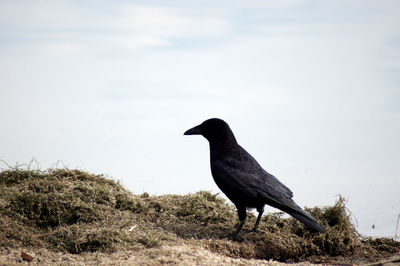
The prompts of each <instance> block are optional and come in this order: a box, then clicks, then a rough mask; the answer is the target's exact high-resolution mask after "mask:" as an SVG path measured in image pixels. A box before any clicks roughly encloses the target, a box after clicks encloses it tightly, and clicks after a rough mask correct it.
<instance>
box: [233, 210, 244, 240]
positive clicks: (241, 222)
mask: <svg viewBox="0 0 400 266" xmlns="http://www.w3.org/2000/svg"><path fill="white" fill-rule="evenodd" d="M236 208H237V211H238V216H239V220H240V224H239V226H238V228H237V230H236V232H235V233H234V234H233V239H236V237H237V236H238V235H239V233H240V230H242V227H243V225H244V222H245V221H246V207H244V206H237V205H236Z"/></svg>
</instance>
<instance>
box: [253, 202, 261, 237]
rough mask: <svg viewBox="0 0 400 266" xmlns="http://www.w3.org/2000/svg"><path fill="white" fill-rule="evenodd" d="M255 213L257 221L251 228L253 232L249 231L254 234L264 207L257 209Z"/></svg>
mask: <svg viewBox="0 0 400 266" xmlns="http://www.w3.org/2000/svg"><path fill="white" fill-rule="evenodd" d="M257 211H258V216H257V221H256V223H255V225H254V227H253V230H251V231H252V232H256V231H257V227H258V225H259V223H260V221H261V216H262V215H263V213H264V206H262V207H259V208H257Z"/></svg>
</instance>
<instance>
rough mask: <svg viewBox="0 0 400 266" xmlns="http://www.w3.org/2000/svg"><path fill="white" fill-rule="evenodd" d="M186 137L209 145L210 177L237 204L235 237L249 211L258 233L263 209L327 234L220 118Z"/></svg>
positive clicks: (204, 123) (194, 129) (187, 133)
mask: <svg viewBox="0 0 400 266" xmlns="http://www.w3.org/2000/svg"><path fill="white" fill-rule="evenodd" d="M184 135H202V136H203V137H205V138H206V139H207V140H208V142H209V144H210V159H211V173H212V176H213V177H214V181H215V183H216V184H217V186H218V187H219V188H220V189H221V190H222V192H224V193H225V195H226V196H227V197H228V198H229V199H230V200H231V201H232V202H233V204H235V206H236V208H237V211H238V216H239V220H240V224H239V226H238V228H237V230H236V232H235V233H234V235H233V238H236V236H237V235H238V234H239V232H240V230H241V229H242V227H243V225H244V222H245V220H246V208H256V209H257V211H258V217H257V221H256V223H255V225H254V228H253V231H256V230H257V226H258V224H259V223H260V219H261V216H262V214H263V212H264V205H265V204H268V205H270V206H272V207H275V208H278V209H280V210H282V211H284V212H286V213H288V214H290V215H292V216H293V217H294V218H296V219H297V220H299V221H300V222H302V223H304V224H305V225H307V226H308V227H309V228H310V229H311V230H313V231H317V232H324V228H323V227H322V226H321V225H320V224H319V223H318V222H317V221H316V219H315V218H314V217H313V216H311V215H310V214H308V213H307V212H305V211H304V210H303V209H302V208H301V207H300V206H299V205H297V204H296V203H295V202H294V201H293V200H292V197H293V193H292V191H291V190H290V189H289V188H287V187H286V186H285V185H284V184H282V183H281V182H280V181H279V180H278V179H277V178H276V177H275V176H273V175H271V174H270V173H268V172H267V171H265V170H264V169H263V168H262V167H261V166H260V165H259V164H258V163H257V161H256V160H255V159H254V158H253V157H252V156H251V155H250V154H249V153H248V152H247V151H246V150H245V149H243V148H242V147H241V146H240V145H239V144H238V143H237V141H236V139H235V136H234V135H233V133H232V131H231V129H230V128H229V125H228V124H227V123H226V122H225V121H223V120H221V119H218V118H212V119H209V120H206V121H204V122H203V123H202V124H200V125H198V126H196V127H194V128H191V129H189V130H188V131H186V132H185V133H184Z"/></svg>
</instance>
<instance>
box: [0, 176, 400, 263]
mask: <svg viewBox="0 0 400 266" xmlns="http://www.w3.org/2000/svg"><path fill="white" fill-rule="evenodd" d="M307 211H309V212H310V213H311V214H312V215H313V216H314V217H316V219H317V220H318V221H319V222H320V223H321V224H322V225H323V226H324V227H325V229H326V231H325V232H324V233H322V234H313V233H310V232H309V231H308V230H307V229H306V228H304V226H303V225H302V224H301V223H300V222H298V221H297V220H295V219H293V218H284V217H283V215H282V213H273V214H267V215H265V216H263V218H262V222H261V223H260V226H259V232H250V229H251V226H253V224H254V222H255V220H256V217H255V216H254V215H253V214H251V213H249V219H248V221H247V222H246V225H245V227H244V228H243V232H242V233H241V234H240V236H241V238H242V239H241V240H240V241H232V239H231V235H232V233H233V232H234V230H235V228H234V227H235V226H236V225H237V222H238V218H237V214H236V210H235V208H234V207H233V206H232V205H229V204H227V203H226V201H225V200H224V199H222V198H221V197H219V196H218V195H217V194H212V193H210V192H205V191H200V192H197V193H195V194H188V195H183V196H179V195H163V196H150V195H149V194H148V193H146V192H145V193H142V194H141V195H133V194H132V193H130V192H129V191H127V190H126V189H125V188H124V187H123V186H121V185H120V184H119V183H118V182H115V181H113V180H110V179H108V178H105V177H104V176H102V175H94V174H90V173H87V172H84V171H79V170H70V169H49V170H46V171H30V170H21V169H9V170H5V171H2V172H0V250H2V249H8V248H21V247H45V248H47V249H51V250H59V251H64V252H69V253H82V252H95V251H99V252H113V251H116V250H123V249H129V250H132V249H133V250H141V249H148V248H153V249H157V248H160V247H162V246H163V245H165V244H167V245H172V244H173V243H180V245H182V244H188V245H195V246H202V247H203V248H206V249H208V250H210V251H212V252H216V253H219V254H223V255H227V256H230V257H235V258H246V259H275V260H280V261H286V262H295V261H305V260H308V261H312V262H331V261H335V260H338V258H345V260H346V261H351V260H352V259H355V258H360V257H362V258H363V259H364V260H366V261H368V260H376V259H378V258H380V257H382V256H388V255H389V254H394V253H396V252H399V251H400V243H399V242H394V241H392V240H390V239H363V238H361V237H360V235H359V234H358V233H357V231H356V229H355V227H354V225H353V223H352V222H351V219H350V216H349V214H348V212H347V210H346V206H345V200H344V199H343V198H342V197H340V198H339V199H338V201H337V202H336V203H335V204H334V205H333V206H327V207H324V208H312V209H307Z"/></svg>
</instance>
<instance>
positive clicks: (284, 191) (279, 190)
mask: <svg viewBox="0 0 400 266" xmlns="http://www.w3.org/2000/svg"><path fill="white" fill-rule="evenodd" d="M211 163H212V165H211V169H212V174H213V176H214V179H216V180H215V181H216V183H217V185H218V186H220V184H221V185H222V187H221V186H220V188H221V190H222V191H223V192H224V193H225V194H228V193H229V192H230V191H234V192H235V193H236V194H237V193H241V194H242V195H243V196H245V197H247V198H257V197H260V193H261V194H263V197H265V196H266V197H268V198H269V197H271V200H274V199H281V198H292V197H293V193H292V191H291V190H290V189H289V188H288V187H286V186H285V185H284V184H282V183H281V182H280V181H279V180H278V179H277V178H276V177H275V176H273V175H271V174H269V173H268V172H267V171H265V170H264V169H263V168H262V167H261V166H260V165H259V164H258V163H257V161H256V160H255V159H254V158H253V157H252V156H251V155H250V154H249V153H248V152H247V151H246V150H244V149H243V148H242V147H240V146H239V145H237V146H236V148H235V149H233V150H231V151H230V152H229V153H225V154H224V156H218V158H214V160H212V162H211ZM217 179H218V180H217ZM219 183H220V184H219ZM225 190H227V191H225ZM227 192H228V193H227Z"/></svg>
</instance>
